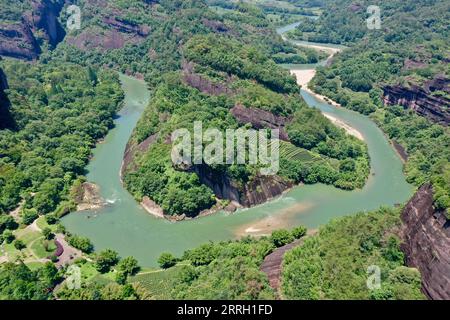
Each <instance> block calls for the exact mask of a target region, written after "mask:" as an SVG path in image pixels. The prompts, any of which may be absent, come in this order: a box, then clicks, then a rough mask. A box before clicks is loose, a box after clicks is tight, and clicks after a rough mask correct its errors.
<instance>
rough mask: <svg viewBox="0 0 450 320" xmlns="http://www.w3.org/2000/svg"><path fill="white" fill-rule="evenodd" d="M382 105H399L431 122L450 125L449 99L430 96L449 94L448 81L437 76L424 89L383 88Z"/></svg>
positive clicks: (414, 87) (449, 86)
mask: <svg viewBox="0 0 450 320" xmlns="http://www.w3.org/2000/svg"><path fill="white" fill-rule="evenodd" d="M383 90H384V103H385V104H387V105H401V106H403V107H405V108H409V109H412V110H414V111H415V112H417V113H418V114H419V115H422V116H424V117H426V118H428V119H430V120H431V121H433V122H436V123H440V124H443V125H446V126H448V125H449V124H450V99H447V98H446V97H442V96H435V95H432V93H433V92H434V91H445V92H447V93H450V79H447V78H445V77H443V76H438V77H436V78H435V79H433V80H431V81H428V82H427V83H426V84H425V85H424V87H423V88H422V87H418V86H415V85H411V87H410V88H407V87H403V86H385V87H384V88H383Z"/></svg>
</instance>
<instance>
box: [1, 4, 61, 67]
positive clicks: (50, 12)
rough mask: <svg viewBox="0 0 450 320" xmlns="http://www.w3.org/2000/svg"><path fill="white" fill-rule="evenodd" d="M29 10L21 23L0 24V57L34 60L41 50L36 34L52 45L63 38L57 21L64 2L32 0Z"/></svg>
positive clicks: (24, 14)
mask: <svg viewBox="0 0 450 320" xmlns="http://www.w3.org/2000/svg"><path fill="white" fill-rule="evenodd" d="M30 4H31V8H32V9H31V10H30V11H27V12H24V13H23V15H22V18H21V19H20V21H16V22H14V23H9V22H8V23H6V22H5V23H0V55H2V56H8V57H14V58H19V59H25V60H34V59H37V58H38V56H39V54H40V53H41V48H40V46H39V43H38V41H37V37H36V34H37V31H40V32H39V34H41V35H42V37H43V38H44V39H45V40H47V41H48V43H49V44H50V45H51V46H55V45H57V44H58V43H59V42H60V41H62V39H64V36H65V32H64V29H63V28H62V26H61V25H60V23H59V21H58V18H57V17H58V16H59V14H60V12H61V9H62V7H63V5H64V0H57V1H53V2H52V1H50V0H31V1H30Z"/></svg>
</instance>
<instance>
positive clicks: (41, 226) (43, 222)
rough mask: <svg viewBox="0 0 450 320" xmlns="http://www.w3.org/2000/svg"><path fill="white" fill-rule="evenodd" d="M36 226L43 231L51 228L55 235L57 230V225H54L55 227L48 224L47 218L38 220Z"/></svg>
mask: <svg viewBox="0 0 450 320" xmlns="http://www.w3.org/2000/svg"><path fill="white" fill-rule="evenodd" d="M36 225H37V226H38V227H39V229H41V230H44V229H45V228H49V229H50V230H52V232H53V233H55V232H56V229H57V226H56V224H53V225H50V224H48V223H47V221H46V220H45V217H40V218H39V219H37V221H36Z"/></svg>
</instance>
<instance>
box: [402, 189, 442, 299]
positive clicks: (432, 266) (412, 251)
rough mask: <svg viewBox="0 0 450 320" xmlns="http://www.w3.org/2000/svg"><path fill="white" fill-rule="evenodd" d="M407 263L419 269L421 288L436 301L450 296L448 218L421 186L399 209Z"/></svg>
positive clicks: (431, 192) (431, 193)
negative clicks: (401, 208) (404, 205)
mask: <svg viewBox="0 0 450 320" xmlns="http://www.w3.org/2000/svg"><path fill="white" fill-rule="evenodd" d="M402 220H403V222H404V230H403V234H404V236H403V237H404V244H403V245H402V250H403V251H404V252H405V255H406V259H407V264H408V266H410V267H414V268H417V269H419V270H420V273H421V274H422V290H423V292H424V293H425V294H426V295H427V296H428V297H429V298H430V299H435V300H449V299H450V220H447V218H446V216H445V215H444V213H443V212H439V211H436V210H435V209H434V207H433V188H432V186H431V185H430V184H425V185H424V186H422V187H421V188H420V189H419V190H418V191H417V193H416V194H415V195H414V197H413V198H412V199H411V200H410V201H409V203H408V204H407V205H406V207H405V208H404V210H403V212H402Z"/></svg>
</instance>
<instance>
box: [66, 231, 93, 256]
mask: <svg viewBox="0 0 450 320" xmlns="http://www.w3.org/2000/svg"><path fill="white" fill-rule="evenodd" d="M69 244H70V245H71V246H72V247H74V248H77V249H80V250H81V251H83V252H84V253H91V252H92V250H94V245H93V244H92V243H91V240H89V239H88V238H86V237H80V236H77V235H72V236H70V237H69Z"/></svg>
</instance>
